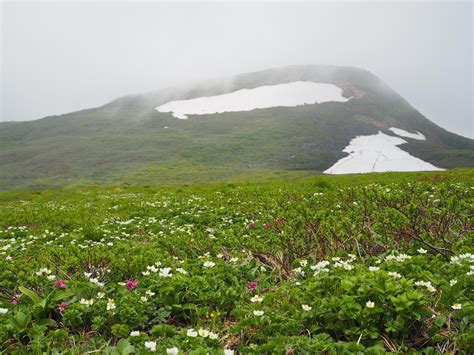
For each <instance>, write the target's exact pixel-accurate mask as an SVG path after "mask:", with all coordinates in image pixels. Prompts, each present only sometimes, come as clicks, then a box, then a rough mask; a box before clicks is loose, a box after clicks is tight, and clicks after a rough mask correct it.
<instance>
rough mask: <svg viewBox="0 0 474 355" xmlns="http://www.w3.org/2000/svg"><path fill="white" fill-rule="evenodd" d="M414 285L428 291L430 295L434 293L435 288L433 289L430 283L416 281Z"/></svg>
mask: <svg viewBox="0 0 474 355" xmlns="http://www.w3.org/2000/svg"><path fill="white" fill-rule="evenodd" d="M415 285H416V286H424V287H426V288H427V289H428V291H430V292H432V293H433V292H436V288H434V287H433V285H432V284H431V281H416V282H415Z"/></svg>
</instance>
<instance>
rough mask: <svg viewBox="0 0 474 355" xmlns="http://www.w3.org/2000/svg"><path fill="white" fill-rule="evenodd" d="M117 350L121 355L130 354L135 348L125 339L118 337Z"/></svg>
mask: <svg viewBox="0 0 474 355" xmlns="http://www.w3.org/2000/svg"><path fill="white" fill-rule="evenodd" d="M117 351H118V352H119V354H121V355H127V354H132V353H133V352H134V351H135V348H134V347H133V346H132V345H131V344H130V342H129V341H128V340H126V339H120V340H119V342H118V343H117Z"/></svg>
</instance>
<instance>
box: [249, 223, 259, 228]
mask: <svg viewBox="0 0 474 355" xmlns="http://www.w3.org/2000/svg"><path fill="white" fill-rule="evenodd" d="M248 227H249V229H255V228H257V225H256V224H255V223H250V224H249V225H248Z"/></svg>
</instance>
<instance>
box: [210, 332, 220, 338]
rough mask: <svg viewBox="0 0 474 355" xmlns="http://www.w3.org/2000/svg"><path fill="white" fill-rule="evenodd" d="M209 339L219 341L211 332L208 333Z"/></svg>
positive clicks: (216, 335)
mask: <svg viewBox="0 0 474 355" xmlns="http://www.w3.org/2000/svg"><path fill="white" fill-rule="evenodd" d="M209 339H213V340H216V339H219V335H218V334H216V333H213V332H209Z"/></svg>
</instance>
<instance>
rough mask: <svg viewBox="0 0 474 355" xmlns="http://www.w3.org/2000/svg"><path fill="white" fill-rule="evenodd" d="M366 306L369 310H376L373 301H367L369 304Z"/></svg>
mask: <svg viewBox="0 0 474 355" xmlns="http://www.w3.org/2000/svg"><path fill="white" fill-rule="evenodd" d="M365 306H366V307H367V308H374V307H375V303H374V302H372V301H367V302H366V303H365Z"/></svg>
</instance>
